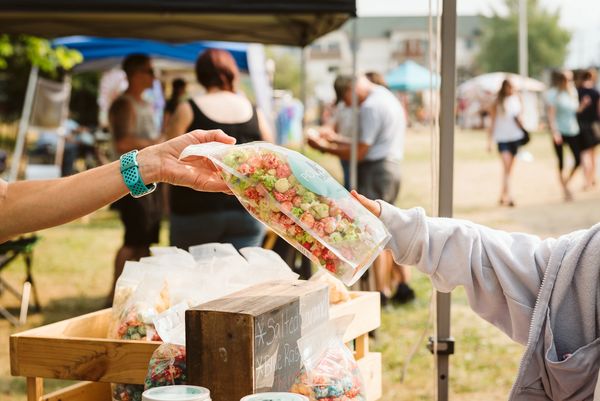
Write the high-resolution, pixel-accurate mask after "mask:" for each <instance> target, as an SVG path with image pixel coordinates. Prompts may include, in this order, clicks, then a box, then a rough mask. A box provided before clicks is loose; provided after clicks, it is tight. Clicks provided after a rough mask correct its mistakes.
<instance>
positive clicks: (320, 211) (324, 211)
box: [310, 203, 329, 220]
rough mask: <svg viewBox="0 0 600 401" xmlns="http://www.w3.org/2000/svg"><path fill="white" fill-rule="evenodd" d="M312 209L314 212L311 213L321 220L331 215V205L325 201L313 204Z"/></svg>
mask: <svg viewBox="0 0 600 401" xmlns="http://www.w3.org/2000/svg"><path fill="white" fill-rule="evenodd" d="M310 210H311V212H312V213H311V214H312V215H313V216H315V218H317V219H319V220H320V219H324V218H325V217H328V216H329V206H328V205H326V204H325V203H317V204H316V205H313V206H311V208H310Z"/></svg>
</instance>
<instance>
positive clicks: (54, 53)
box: [0, 35, 83, 120]
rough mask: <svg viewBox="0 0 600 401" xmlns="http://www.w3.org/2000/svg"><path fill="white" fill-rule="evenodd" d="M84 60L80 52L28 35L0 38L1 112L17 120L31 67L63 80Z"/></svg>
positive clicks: (48, 76)
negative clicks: (65, 73) (69, 71)
mask: <svg viewBox="0 0 600 401" xmlns="http://www.w3.org/2000/svg"><path fill="white" fill-rule="evenodd" d="M81 61H83V56H82V55H81V53H79V52H78V51H76V50H71V49H68V48H66V47H64V46H57V47H53V46H52V45H51V43H50V41H48V40H46V39H42V38H37V37H34V36H27V35H18V36H11V35H0V92H2V93H0V99H1V101H0V103H2V104H0V109H1V111H2V114H3V118H4V119H7V120H11V119H14V118H17V117H18V116H19V114H20V113H21V109H22V107H23V100H24V97H25V90H26V87H27V81H28V76H29V71H30V70H31V66H32V65H34V66H37V67H38V68H39V69H40V75H41V76H43V77H47V78H50V79H55V80H61V79H62V78H63V74H64V72H65V71H68V70H70V69H71V68H73V67H74V66H75V65H77V64H78V63H80V62H81Z"/></svg>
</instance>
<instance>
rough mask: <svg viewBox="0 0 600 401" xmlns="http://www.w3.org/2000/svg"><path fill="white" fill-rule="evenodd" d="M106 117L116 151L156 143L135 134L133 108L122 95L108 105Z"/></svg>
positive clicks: (124, 151) (139, 147) (126, 150)
mask: <svg viewBox="0 0 600 401" xmlns="http://www.w3.org/2000/svg"><path fill="white" fill-rule="evenodd" d="M108 118H109V122H110V127H111V131H112V134H113V137H114V140H115V149H116V151H117V152H119V153H127V152H129V151H130V150H134V149H143V148H145V147H146V146H150V145H154V144H155V143H156V142H155V141H151V140H149V139H142V138H138V137H137V136H136V135H135V132H134V131H135V109H134V108H133V105H132V104H131V102H130V101H129V100H127V99H125V98H123V97H120V98H118V99H117V100H115V101H114V102H113V104H112V105H111V106H110V110H109V112H108Z"/></svg>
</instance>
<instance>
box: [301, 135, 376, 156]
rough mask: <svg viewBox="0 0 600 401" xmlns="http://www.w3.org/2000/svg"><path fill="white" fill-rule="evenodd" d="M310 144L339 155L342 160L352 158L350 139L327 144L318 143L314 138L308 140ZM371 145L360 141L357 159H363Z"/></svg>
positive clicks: (322, 150)
mask: <svg viewBox="0 0 600 401" xmlns="http://www.w3.org/2000/svg"><path fill="white" fill-rule="evenodd" d="M308 144H309V145H310V146H311V147H313V148H315V149H317V150H320V151H321V152H325V153H329V154H332V155H336V156H338V157H339V158H340V159H342V160H350V156H351V149H352V143H351V142H349V141H345V142H328V143H327V144H321V143H318V142H316V141H314V140H312V139H309V140H308ZM369 147H370V146H369V145H367V144H366V143H362V142H359V143H358V149H357V159H358V161H362V160H364V159H365V157H366V156H367V152H368V151H369Z"/></svg>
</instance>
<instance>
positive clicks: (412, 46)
mask: <svg viewBox="0 0 600 401" xmlns="http://www.w3.org/2000/svg"><path fill="white" fill-rule="evenodd" d="M484 19H485V17H482V16H459V17H458V23H457V43H456V46H457V48H456V62H457V71H458V80H459V82H462V81H464V80H465V79H468V78H470V77H472V76H473V75H475V73H476V72H477V71H476V67H475V57H476V55H477V53H478V51H479V47H478V43H479V38H480V37H481V33H482V27H483V23H484ZM352 23H353V22H352V21H349V22H348V23H346V24H345V25H344V26H343V27H342V28H341V29H339V30H337V31H334V32H331V33H329V34H327V35H325V36H323V37H322V38H320V39H318V40H317V41H315V42H314V43H313V44H312V45H310V46H309V47H308V49H307V50H306V52H307V53H306V60H307V61H306V70H307V74H308V77H309V79H310V80H311V82H312V84H313V85H314V86H313V87H314V95H315V96H316V97H317V99H319V100H320V101H323V102H330V101H332V100H333V98H334V93H333V87H332V84H333V81H334V79H335V76H336V75H337V74H340V73H346V74H347V73H350V72H351V71H352V52H351V47H350V41H351V37H352ZM357 23H358V26H357V36H358V42H359V43H358V52H357V57H358V59H357V64H358V71H359V72H366V71H377V72H379V73H381V74H384V75H385V74H386V73H387V72H389V71H390V70H392V69H393V68H394V67H397V66H398V65H400V64H401V63H403V62H404V61H406V60H413V61H415V62H417V63H419V64H421V65H422V66H425V67H427V66H428V65H429V25H428V24H429V21H428V18H427V17H424V16H419V17H364V18H359V19H358V20H357ZM434 23H435V21H434Z"/></svg>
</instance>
